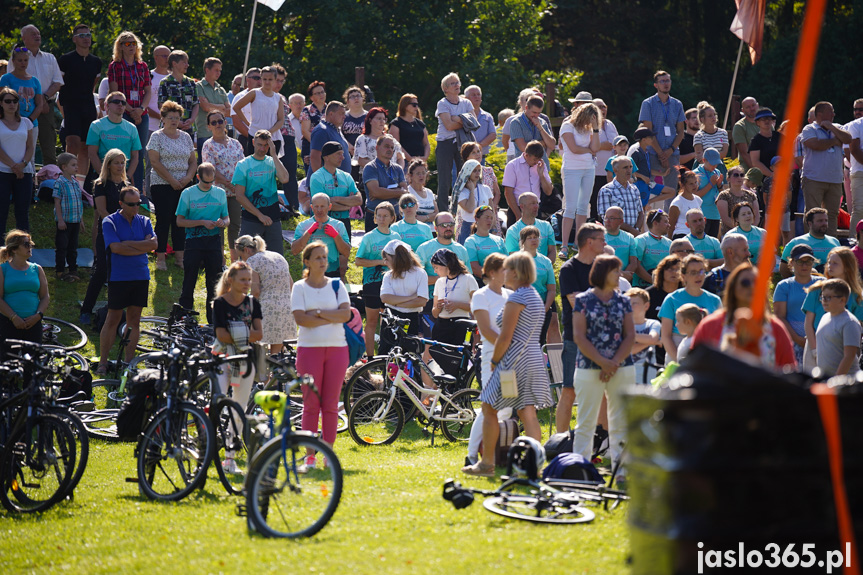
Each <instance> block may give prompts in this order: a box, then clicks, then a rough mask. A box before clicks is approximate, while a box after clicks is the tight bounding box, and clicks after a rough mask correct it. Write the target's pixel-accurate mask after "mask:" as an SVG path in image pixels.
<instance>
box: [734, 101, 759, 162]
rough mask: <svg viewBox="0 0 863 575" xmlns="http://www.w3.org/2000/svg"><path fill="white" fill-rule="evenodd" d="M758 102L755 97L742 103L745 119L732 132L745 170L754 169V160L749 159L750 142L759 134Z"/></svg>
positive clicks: (740, 120)
mask: <svg viewBox="0 0 863 575" xmlns="http://www.w3.org/2000/svg"><path fill="white" fill-rule="evenodd" d="M758 107H759V106H758V100H756V99H755V98H753V97H751V96H750V97H748V98H743V101H742V102H740V111H741V112H743V117H742V118H740V119H739V120H738V121H737V122H736V123H735V124H734V128H733V129H732V131H731V139H732V140H734V147H735V148H736V149H737V157H738V158H739V159H740V165H741V166H743V169H744V170H748V169H749V168H751V167H752V159H751V158H750V157H749V142H751V141H752V138H754V137H755V134H757V133H758V124H756V123H755V114H757V113H758Z"/></svg>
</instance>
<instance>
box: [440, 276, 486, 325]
mask: <svg viewBox="0 0 863 575" xmlns="http://www.w3.org/2000/svg"><path fill="white" fill-rule="evenodd" d="M477 289H479V284H477V283H476V278H474V277H473V275H471V274H470V273H466V274H461V275H460V276H458V277H457V278H455V279H449V278H446V277H442V278H438V280H437V281H436V282H435V284H434V296H435V297H436V298H437V299H438V301H440V300H443V299H446V300H449V301H455V302H459V303H470V294H471V293H472V292H475V291H476V290H477ZM438 317H442V318H453V317H470V313H469V312H467V311H465V310H463V309H457V310H455V311H453V312H449V311H446V310H441V312H440V314H438Z"/></svg>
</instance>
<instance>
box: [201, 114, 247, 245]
mask: <svg viewBox="0 0 863 575" xmlns="http://www.w3.org/2000/svg"><path fill="white" fill-rule="evenodd" d="M207 125H208V126H209V127H210V131H211V132H212V133H213V136H212V137H211V138H209V139H208V140H207V141H206V142H204V147H203V148H202V149H201V161H202V162H209V163H211V164H213V166H215V168H216V185H217V186H219V187H220V188H222V189H223V190H225V195H227V197H228V217H230V219H231V223H230V225H228V246H230V248H231V261H236V260H237V252H236V250H235V249H234V244H235V243H236V241H237V237H238V236H239V235H240V219H241V217H242V212H243V206H241V205H240V202H238V201H237V196H236V194H235V193H234V184H232V183H231V179H232V178H233V177H234V170H235V169H236V168H237V164H238V163H239V161H240V160H242V159H243V158H244V157H245V154H244V153H243V145H242V144H241V143H240V142H238V141H237V140H235V139H234V138H231V137H230V136H228V129H227V128H228V125H227V120H226V119H225V115H224V114H223V113H221V112H210V113H209V114H207Z"/></svg>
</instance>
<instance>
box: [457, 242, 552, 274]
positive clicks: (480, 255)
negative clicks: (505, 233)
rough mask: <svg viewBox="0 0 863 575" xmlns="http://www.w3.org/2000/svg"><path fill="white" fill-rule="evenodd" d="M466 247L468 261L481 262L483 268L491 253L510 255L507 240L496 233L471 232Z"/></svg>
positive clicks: (465, 243)
mask: <svg viewBox="0 0 863 575" xmlns="http://www.w3.org/2000/svg"><path fill="white" fill-rule="evenodd" d="M464 249H466V250H467V259H468V263H470V262H476V263H478V264H479V267H480V268H482V264H484V263H485V258H487V257H488V256H489V254H494V253H498V254H503V255H504V256H507V255H509V253H508V252H507V251H506V242H504V240H503V238H502V237H500V236H496V235H494V234H489V235H487V236H486V237H482V236H479V235H477V234H471V235H470V236H468V238H467V239H466V240H465V241H464ZM546 259H548V258H546ZM468 269H470V268H468Z"/></svg>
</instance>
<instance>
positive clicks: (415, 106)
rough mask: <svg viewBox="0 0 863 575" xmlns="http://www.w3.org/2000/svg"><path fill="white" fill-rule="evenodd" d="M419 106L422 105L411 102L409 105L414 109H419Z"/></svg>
mask: <svg viewBox="0 0 863 575" xmlns="http://www.w3.org/2000/svg"><path fill="white" fill-rule="evenodd" d="M419 105H420V104H419V102H410V103H409V104H408V106H413V107H414V108H418V107H419Z"/></svg>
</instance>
